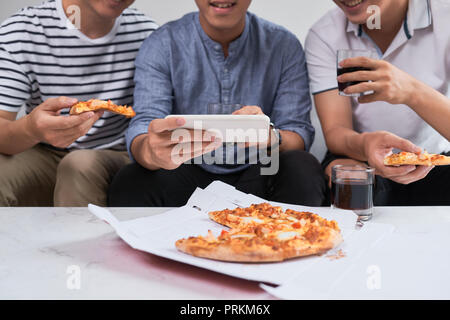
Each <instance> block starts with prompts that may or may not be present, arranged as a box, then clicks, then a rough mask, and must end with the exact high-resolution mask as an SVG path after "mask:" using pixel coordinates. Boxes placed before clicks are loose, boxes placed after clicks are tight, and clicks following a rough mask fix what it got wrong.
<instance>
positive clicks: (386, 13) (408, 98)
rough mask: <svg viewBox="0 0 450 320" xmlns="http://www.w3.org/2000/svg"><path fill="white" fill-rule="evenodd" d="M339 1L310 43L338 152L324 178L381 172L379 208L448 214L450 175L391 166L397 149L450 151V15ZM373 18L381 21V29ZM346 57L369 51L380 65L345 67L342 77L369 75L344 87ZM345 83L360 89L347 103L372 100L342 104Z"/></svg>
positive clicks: (428, 2)
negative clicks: (341, 167)
mask: <svg viewBox="0 0 450 320" xmlns="http://www.w3.org/2000/svg"><path fill="white" fill-rule="evenodd" d="M334 2H335V3H336V4H337V5H338V7H339V9H338V8H336V9H334V10H332V11H330V12H329V13H328V14H327V15H325V16H324V17H323V18H322V19H320V20H319V22H317V23H316V24H315V25H314V26H313V27H312V28H311V30H310V32H309V34H308V37H307V40H306V55H307V60H308V70H309V74H310V78H311V90H312V92H313V94H314V98H315V102H316V107H317V111H318V114H319V117H320V120H321V123H322V127H323V130H324V134H325V138H326V141H327V145H328V148H329V150H330V153H329V154H328V156H327V157H326V159H325V161H324V163H323V165H324V167H326V172H327V173H328V175H329V174H330V171H331V167H332V166H334V165H337V164H361V163H362V164H365V163H368V164H369V165H370V166H372V167H374V168H375V169H376V173H377V181H376V182H377V183H376V191H375V198H374V201H375V205H449V204H450V197H449V191H448V190H449V181H450V167H448V166H447V167H436V168H433V167H432V166H430V167H428V166H411V165H409V166H400V167H392V166H386V165H384V158H385V157H386V156H387V155H389V154H390V153H391V152H392V151H395V150H393V149H399V150H402V151H405V152H414V153H416V152H417V153H418V152H421V151H424V150H426V151H428V152H429V153H443V154H444V153H446V152H449V151H450V142H449V139H450V126H449V121H450V99H449V97H450V92H449V88H450V29H449V28H448V18H449V16H450V6H449V5H448V3H446V2H445V1H440V0H363V1H360V2H355V1H350V0H335V1H334ZM374 14H375V16H374ZM376 15H378V17H376ZM372 18H375V20H377V19H378V20H379V18H381V25H380V26H379V27H380V28H378V27H376V23H373V22H374V21H375V20H372ZM367 22H369V23H367ZM340 49H353V50H354V49H358V50H370V51H373V52H375V54H377V55H378V57H379V59H373V58H366V57H355V58H352V59H347V60H344V61H342V63H340V66H339V68H342V69H352V68H353V70H354V69H358V68H359V69H360V70H362V71H358V72H351V73H346V74H344V75H341V76H339V77H338V78H337V79H336V52H337V51H338V50H340ZM363 69H364V70H363ZM338 82H339V83H346V82H353V83H357V84H356V85H352V86H349V87H348V88H347V89H345V91H344V93H345V94H349V95H350V94H357V95H359V94H363V93H366V92H373V94H366V95H364V96H361V97H359V98H356V97H346V96H340V95H339V94H338V89H337V86H338Z"/></svg>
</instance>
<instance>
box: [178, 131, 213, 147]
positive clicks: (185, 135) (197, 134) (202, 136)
mask: <svg viewBox="0 0 450 320" xmlns="http://www.w3.org/2000/svg"><path fill="white" fill-rule="evenodd" d="M216 135H217V133H214V132H211V131H206V130H193V129H176V130H174V131H172V132H171V133H170V143H171V144H178V143H187V142H203V141H205V142H211V141H214V140H215V139H216Z"/></svg>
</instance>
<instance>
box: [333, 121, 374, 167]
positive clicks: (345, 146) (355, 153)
mask: <svg viewBox="0 0 450 320" xmlns="http://www.w3.org/2000/svg"><path fill="white" fill-rule="evenodd" d="M365 135H366V134H364V133H362V134H360V133H358V132H356V131H354V130H352V129H349V128H345V127H335V128H332V129H330V130H328V131H327V132H325V139H326V142H327V146H328V149H329V150H330V152H331V153H334V154H338V155H344V156H347V157H349V158H351V159H355V160H358V161H367V155H366V153H365V149H364V137H365Z"/></svg>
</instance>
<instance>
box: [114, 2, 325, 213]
mask: <svg viewBox="0 0 450 320" xmlns="http://www.w3.org/2000/svg"><path fill="white" fill-rule="evenodd" d="M250 3H251V0H196V4H197V6H198V8H199V12H195V13H191V14H188V15H186V16H184V17H183V18H181V19H179V20H177V21H174V22H171V23H168V24H166V25H165V26H163V27H162V28H160V29H159V30H158V31H157V32H155V33H153V34H152V35H151V36H150V37H149V38H148V39H147V40H146V41H145V42H144V44H143V46H142V48H141V51H140V53H139V55H138V58H137V60H136V90H135V105H134V107H135V110H136V117H135V118H133V119H132V120H131V123H130V127H129V129H128V132H127V143H128V150H129V152H130V155H131V156H132V157H133V158H134V160H135V163H133V164H130V165H128V166H126V167H124V168H123V169H122V170H121V171H120V172H119V173H118V175H117V176H116V177H115V179H114V181H113V183H112V185H111V189H110V193H109V204H110V205H112V206H160V207H161V206H181V205H184V204H186V201H187V200H188V199H189V196H190V195H191V194H192V193H193V192H194V191H195V189H196V188H197V187H200V188H204V187H206V186H207V185H209V184H210V183H211V182H213V181H214V180H221V181H224V182H225V183H228V184H231V185H234V186H235V187H236V188H237V189H239V190H241V191H244V192H246V193H251V194H255V195H257V196H260V197H262V198H266V199H269V200H273V201H279V202H287V203H295V204H304V205H311V206H320V205H321V204H322V203H323V201H324V200H325V190H326V184H325V179H324V176H323V172H322V170H321V168H320V164H319V163H318V161H317V160H316V159H315V158H314V157H313V156H312V155H311V154H310V153H308V152H307V151H308V150H309V148H310V146H311V144H312V142H313V138H314V128H313V127H312V125H311V122H310V116H309V113H310V110H311V99H310V95H309V86H308V76H307V70H306V61H305V56H304V52H303V49H302V46H301V44H300V42H299V41H298V39H297V38H296V37H295V36H294V35H293V34H292V33H290V32H289V31H287V30H286V29H284V28H283V27H280V26H277V25H275V24H273V23H270V22H268V21H265V20H263V19H261V18H259V17H257V16H255V15H253V14H251V13H249V12H248V11H247V9H248V8H249V6H250ZM210 104H223V105H235V104H239V105H242V106H243V107H242V108H240V109H238V110H236V111H235V112H234V114H235V115H236V114H240V115H252V114H253V115H257V114H265V115H267V116H269V117H270V119H271V122H272V123H273V126H272V129H271V136H270V138H269V139H268V140H269V141H268V145H269V147H274V148H278V146H279V150H280V157H279V170H278V172H274V173H275V174H273V175H262V174H261V164H251V163H249V162H246V163H235V162H234V163H225V164H220V163H213V164H210V163H206V162H202V163H201V164H185V163H184V162H185V161H186V160H189V159H191V158H198V157H197V156H198V155H201V154H210V153H211V151H214V150H216V149H218V148H219V147H222V143H221V141H220V140H215V139H213V137H209V138H210V140H208V139H205V140H203V141H202V143H203V146H202V147H199V149H198V150H195V151H196V152H193V151H192V152H189V151H187V152H186V153H183V154H182V156H181V157H179V158H178V159H174V157H173V150H174V148H175V147H176V146H177V145H179V143H180V141H178V140H177V139H173V137H172V130H174V129H177V128H180V127H181V126H183V124H184V123H185V119H183V118H176V117H175V118H169V119H165V118H166V116H168V115H171V114H173V115H177V114H178V115H183V114H207V112H208V105H210ZM230 113H231V112H230ZM191 135H192V137H189V138H188V139H186V140H183V143H184V144H190V143H193V142H194V140H195V134H194V132H192V131H191ZM200 136H202V135H201V134H200ZM198 142H200V141H198ZM193 144H194V143H193ZM263 144H264V143H263ZM194 149H195V146H193V148H192V149H191V150H194ZM227 158H228V154H227ZM180 159H181V160H182V161H180Z"/></svg>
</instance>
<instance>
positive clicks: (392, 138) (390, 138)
mask: <svg viewBox="0 0 450 320" xmlns="http://www.w3.org/2000/svg"><path fill="white" fill-rule="evenodd" d="M383 144H384V145H385V146H387V147H389V148H395V149H399V150H402V151H405V152H412V153H421V152H422V149H421V148H419V147H418V146H416V145H415V144H414V143H412V142H411V141H408V140H406V139H403V138H400V137H398V136H396V135H394V134H388V135H386V136H385V137H384V140H383Z"/></svg>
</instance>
